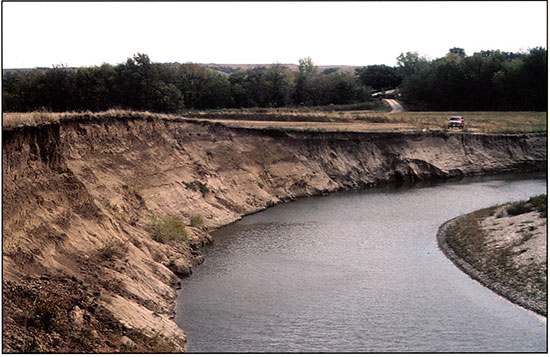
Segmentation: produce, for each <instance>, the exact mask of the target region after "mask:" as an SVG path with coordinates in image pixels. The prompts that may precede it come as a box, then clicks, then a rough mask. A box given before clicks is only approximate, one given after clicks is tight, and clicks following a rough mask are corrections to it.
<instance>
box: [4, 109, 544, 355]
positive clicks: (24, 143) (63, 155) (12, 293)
mask: <svg viewBox="0 0 550 357" xmlns="http://www.w3.org/2000/svg"><path fill="white" fill-rule="evenodd" d="M546 160H547V158H546V134H545V133H540V134H517V135H513V134H512V135H498V134H468V133H453V134H450V133H446V132H409V133H399V132H394V133H353V132H309V131H298V130H293V131H288V130H282V129H274V128H268V129H261V130H254V129H244V128H228V127H226V126H223V125H220V124H216V125H215V124H210V123H206V122H190V121H186V120H181V119H177V118H156V117H151V116H147V115H141V116H140V115H133V116H128V117H117V118H113V117H109V116H108V115H105V116H99V117H98V116H90V117H89V118H86V117H79V118H78V120H74V118H73V119H71V118H70V117H66V118H63V119H62V120H60V121H59V122H54V123H52V124H50V125H42V126H35V127H32V126H27V127H19V128H13V129H4V130H3V152H2V161H3V224H4V227H3V228H4V230H3V268H4V270H3V287H4V296H3V299H4V302H5V304H4V315H3V318H4V321H3V322H4V330H3V331H4V332H3V342H4V343H3V346H4V347H3V348H4V352H24V351H26V352H30V351H42V352H90V351H94V352H115V351H135V352H140V351H143V352H154V351H183V350H184V346H185V334H184V333H183V331H181V330H180V329H179V328H178V327H177V326H176V324H175V323H174V322H173V321H172V319H171V318H172V317H173V315H174V304H175V298H176V289H177V288H178V285H179V279H180V278H181V277H183V276H186V275H188V274H190V273H191V270H192V268H193V266H195V265H197V264H200V263H201V262H202V260H203V258H202V254H201V253H200V247H201V246H202V245H204V244H207V243H208V242H209V241H210V235H209V234H208V232H209V231H211V230H212V229H215V228H217V227H220V226H222V225H225V224H228V223H231V222H234V221H235V220H237V219H239V218H241V217H242V216H243V215H246V214H250V213H253V212H256V211H259V210H262V209H265V208H266V207H269V206H272V205H274V204H277V203H278V202H282V201H288V200H292V199H294V198H296V197H303V196H311V195H317V194H322V193H326V192H333V191H338V190H345V189H352V188H359V187H366V186H372V185H376V184H381V183H385V182H391V181H415V180H423V179H431V178H446V177H455V176H463V175H480V174H486V173H498V172H508V171H528V170H540V169H542V168H544V167H545V166H546ZM170 217H172V218H173V217H175V218H176V219H177V220H179V221H181V222H183V223H184V224H185V225H186V226H187V227H186V228H185V230H186V232H187V233H186V235H183V236H182V237H181V239H159V237H158V236H157V235H156V233H155V231H154V224H155V222H162V221H163V220H165V219H168V220H169V219H170ZM193 217H203V223H202V225H200V224H193V226H194V227H193V226H191V219H192V218H193Z"/></svg>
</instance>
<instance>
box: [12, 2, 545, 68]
mask: <svg viewBox="0 0 550 357" xmlns="http://www.w3.org/2000/svg"><path fill="white" fill-rule="evenodd" d="M2 5H3V13H2V26H3V32H2V36H3V48H2V51H3V68H28V67H37V66H41V67H51V66H52V65H54V64H66V65H68V66H70V67H78V66H91V65H101V64H102V63H105V62H106V63H111V64H117V63H121V62H124V61H125V60H126V59H127V58H128V57H131V56H132V55H133V54H134V53H137V52H141V53H146V54H148V55H149V57H150V58H151V60H152V61H154V62H180V63H184V62H195V63H252V64H269V63H275V62H279V63H298V59H300V58H303V57H307V56H309V57H311V58H312V59H313V61H314V62H315V64H317V65H357V66H365V65H372V64H386V65H390V66H394V65H395V64H396V57H397V56H398V55H399V54H400V53H402V52H407V51H416V52H418V53H419V54H421V55H424V56H426V57H428V58H432V59H434V58H439V57H442V56H444V55H445V54H446V53H447V52H448V50H449V49H450V48H452V47H461V48H464V49H465V50H466V53H467V54H468V55H471V54H473V53H474V52H477V51H480V50H496V49H500V50H502V51H513V52H519V51H525V50H528V49H529V48H533V47H537V46H542V47H545V48H546V45H547V13H546V2H545V1H532V2H530V1H518V2H515V1H514V2H508V1H502V2H501V1H485V2H483V1H479V2H477V1H476V2H470V1H461V2H444V1H441V2H413V1H411V2H408V1H405V2H401V1H381V2H376V1H375V2H257V3H248V2H225V3H224V2H144V3H143V2H140V3H132V2H112V3H109V2H81V3H69V2H58V3H56V2H49V3H16V2H4V3H3V4H2Z"/></svg>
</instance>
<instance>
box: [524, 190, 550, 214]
mask: <svg viewBox="0 0 550 357" xmlns="http://www.w3.org/2000/svg"><path fill="white" fill-rule="evenodd" d="M529 202H530V203H532V204H533V205H534V206H535V209H536V210H537V211H539V212H540V214H541V216H542V217H547V216H548V202H547V198H546V195H540V196H536V197H531V199H530V200H529Z"/></svg>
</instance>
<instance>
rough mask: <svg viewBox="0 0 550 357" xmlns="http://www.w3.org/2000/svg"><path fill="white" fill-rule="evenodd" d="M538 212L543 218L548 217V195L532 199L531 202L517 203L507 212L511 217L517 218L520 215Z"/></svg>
mask: <svg viewBox="0 0 550 357" xmlns="http://www.w3.org/2000/svg"><path fill="white" fill-rule="evenodd" d="M535 210H536V211H538V212H539V213H540V214H541V216H542V217H546V216H547V198H546V195H539V196H536V197H531V198H530V199H529V201H526V202H516V203H513V204H512V205H511V206H510V207H508V209H507V210H506V212H507V213H508V214H509V215H511V216H517V215H520V214H524V213H528V212H532V211H535Z"/></svg>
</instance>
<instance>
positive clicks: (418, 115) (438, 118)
mask: <svg viewBox="0 0 550 357" xmlns="http://www.w3.org/2000/svg"><path fill="white" fill-rule="evenodd" d="M452 115H462V116H464V119H465V121H466V126H465V128H464V130H463V131H465V132H480V133H527V132H546V131H547V113H546V112H461V113H457V112H402V113H388V112H378V111H370V110H349V111H320V110H318V111H316V110H310V109H308V108H297V109H288V108H282V109H255V110H251V109H231V110H215V111H195V112H189V113H186V115H185V116H183V115H173V114H157V113H150V112H135V111H130V110H115V109H113V110H108V111H105V112H99V113H91V112H83V113H74V112H73V113H48V112H33V113H4V114H3V121H2V124H3V129H9V128H14V127H19V126H37V125H44V124H50V123H57V122H59V121H61V120H63V121H64V120H79V119H82V120H83V119H101V118H110V119H123V118H144V119H166V120H187V121H198V122H217V123H220V124H223V125H225V126H229V127H241V128H242V127H244V128H256V129H290V130H307V131H360V132H364V131H420V130H424V131H425V130H447V119H448V117H450V116H452ZM452 130H453V131H457V130H459V129H452Z"/></svg>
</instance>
